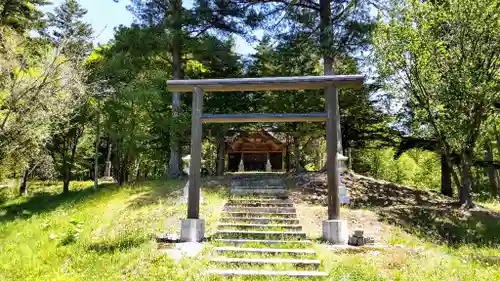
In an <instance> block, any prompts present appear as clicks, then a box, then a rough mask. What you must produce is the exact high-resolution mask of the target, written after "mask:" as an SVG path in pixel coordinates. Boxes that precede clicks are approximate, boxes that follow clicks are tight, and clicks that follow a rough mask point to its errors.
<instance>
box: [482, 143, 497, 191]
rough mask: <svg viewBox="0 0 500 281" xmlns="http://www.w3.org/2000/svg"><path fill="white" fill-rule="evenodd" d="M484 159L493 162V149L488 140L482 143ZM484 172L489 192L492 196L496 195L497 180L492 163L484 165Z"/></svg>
mask: <svg viewBox="0 0 500 281" xmlns="http://www.w3.org/2000/svg"><path fill="white" fill-rule="evenodd" d="M484 161H486V162H489V163H491V162H493V149H492V147H491V143H490V142H488V141H487V142H486V143H485V144H484ZM486 174H487V175H488V179H489V182H490V194H491V196H493V197H496V196H497V195H498V189H499V188H500V187H499V183H498V182H497V174H496V171H495V168H494V167H493V165H488V166H487V167H486Z"/></svg>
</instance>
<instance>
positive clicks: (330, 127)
mask: <svg viewBox="0 0 500 281" xmlns="http://www.w3.org/2000/svg"><path fill="white" fill-rule="evenodd" d="M325 101H326V111H327V113H328V119H327V121H326V153H327V155H326V169H327V171H326V173H327V184H328V195H327V198H328V219H329V220H338V219H339V218H340V198H339V169H338V162H337V141H338V135H337V129H338V128H337V127H338V122H336V118H337V109H338V107H337V104H338V93H337V89H335V87H333V86H330V87H328V88H326V89H325Z"/></svg>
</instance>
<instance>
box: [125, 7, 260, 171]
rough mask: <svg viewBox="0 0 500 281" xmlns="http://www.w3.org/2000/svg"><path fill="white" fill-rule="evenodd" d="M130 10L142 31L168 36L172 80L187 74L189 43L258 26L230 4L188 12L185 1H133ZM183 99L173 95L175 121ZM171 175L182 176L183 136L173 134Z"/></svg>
mask: <svg viewBox="0 0 500 281" xmlns="http://www.w3.org/2000/svg"><path fill="white" fill-rule="evenodd" d="M129 9H130V10H131V11H132V12H133V14H134V15H135V17H136V19H137V20H138V22H139V23H140V24H141V25H142V26H143V27H150V28H154V29H156V30H159V31H161V32H165V33H167V34H166V35H167V36H169V40H168V43H166V44H165V47H164V49H163V50H162V52H165V51H168V52H169V53H170V54H171V65H172V79H183V78H184V73H185V69H184V67H185V65H186V64H185V61H186V58H185V56H184V54H185V53H186V52H185V47H186V42H191V39H195V40H196V37H198V36H200V35H202V34H204V33H206V32H207V31H209V30H215V31H216V32H217V31H218V32H225V33H232V32H236V33H239V34H244V33H245V32H246V31H247V30H245V27H246V26H247V25H253V24H254V23H256V20H255V18H256V17H257V14H258V13H256V12H255V11H254V10H252V9H251V7H249V6H248V5H241V4H238V3H233V2H229V1H210V0H199V1H195V3H194V5H193V8H192V9H191V10H187V9H186V8H184V7H183V6H182V0H170V1H163V0H132V5H130V6H129ZM180 109H181V98H180V94H179V93H173V95H172V113H173V117H174V119H173V121H174V122H177V121H176V118H179V117H180ZM170 134H171V136H170V160H169V175H170V176H171V177H174V178H176V177H178V176H179V175H180V164H181V161H180V144H179V141H180V140H179V139H180V135H178V134H177V132H176V131H172V132H170Z"/></svg>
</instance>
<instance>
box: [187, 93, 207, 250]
mask: <svg viewBox="0 0 500 281" xmlns="http://www.w3.org/2000/svg"><path fill="white" fill-rule="evenodd" d="M192 106H193V110H192V116H191V163H190V166H189V192H188V211H187V219H185V220H183V221H182V222H181V241H183V242H200V241H202V240H203V238H204V236H205V221H204V220H202V219H200V186H201V181H200V173H201V137H202V124H201V114H202V113H203V90H202V89H200V88H198V87H195V88H194V89H193V105H192Z"/></svg>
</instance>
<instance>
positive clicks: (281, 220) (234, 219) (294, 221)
mask: <svg viewBox="0 0 500 281" xmlns="http://www.w3.org/2000/svg"><path fill="white" fill-rule="evenodd" d="M221 221H223V222H248V223H258V224H299V220H298V219H289V218H276V219H267V218H237V217H222V218H221Z"/></svg>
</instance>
